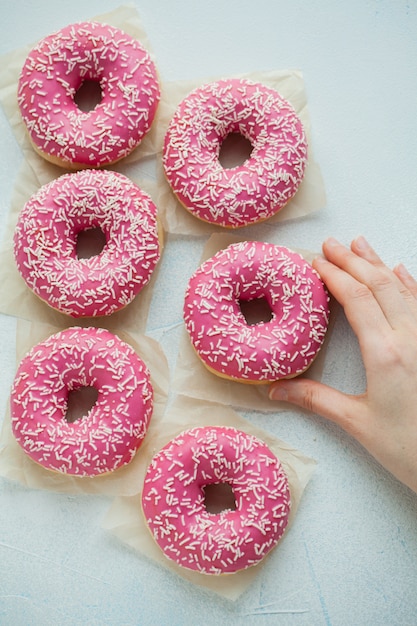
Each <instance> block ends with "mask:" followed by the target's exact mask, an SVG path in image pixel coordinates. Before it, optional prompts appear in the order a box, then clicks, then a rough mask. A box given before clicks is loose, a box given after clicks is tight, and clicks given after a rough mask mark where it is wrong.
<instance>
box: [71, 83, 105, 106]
mask: <svg viewBox="0 0 417 626" xmlns="http://www.w3.org/2000/svg"><path fill="white" fill-rule="evenodd" d="M102 100H103V92H102V89H101V85H100V83H99V81H97V80H89V79H87V80H84V81H83V82H82V83H81V85H80V86H79V88H78V89H77V91H76V92H75V95H74V102H75V104H76V105H77V107H78V108H79V109H80V111H83V113H89V112H90V111H94V109H95V108H96V106H97V105H99V104H100V103H101V101H102Z"/></svg>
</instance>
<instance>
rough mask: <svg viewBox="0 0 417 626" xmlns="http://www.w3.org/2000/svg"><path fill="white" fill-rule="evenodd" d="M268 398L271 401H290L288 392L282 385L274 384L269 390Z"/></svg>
mask: <svg viewBox="0 0 417 626" xmlns="http://www.w3.org/2000/svg"><path fill="white" fill-rule="evenodd" d="M268 396H269V399H270V400H278V401H281V402H285V401H286V400H288V391H287V389H286V388H285V387H284V386H282V385H281V384H280V383H273V384H272V385H271V386H270V388H269V392H268Z"/></svg>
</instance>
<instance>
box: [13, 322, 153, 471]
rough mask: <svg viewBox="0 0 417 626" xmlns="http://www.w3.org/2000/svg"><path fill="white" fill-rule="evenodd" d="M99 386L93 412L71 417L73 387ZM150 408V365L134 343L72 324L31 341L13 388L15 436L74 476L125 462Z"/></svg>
mask: <svg viewBox="0 0 417 626" xmlns="http://www.w3.org/2000/svg"><path fill="white" fill-rule="evenodd" d="M81 387H94V388H95V389H96V390H97V392H98V397H97V401H96V402H95V404H94V406H93V407H92V409H91V410H90V411H89V412H88V414H87V415H86V416H84V417H82V418H80V419H77V420H76V421H74V422H72V423H71V422H69V421H67V419H66V413H67V408H68V397H69V393H70V391H72V390H77V389H79V388H81ZM152 410H153V390H152V384H151V381H150V374H149V371H148V368H147V367H146V365H145V363H144V362H143V361H142V359H141V358H140V357H139V356H138V355H137V354H136V352H135V351H134V350H133V348H132V347H131V346H129V345H128V344H127V343H125V342H124V341H122V340H121V339H119V338H118V337H117V336H116V335H113V334H112V333H110V332H109V331H107V330H104V329H101V328H80V327H74V328H68V329H66V330H63V331H61V332H58V333H56V334H54V335H52V336H51V337H49V338H48V339H46V340H45V341H43V342H41V343H39V344H37V345H36V346H34V347H33V348H32V349H31V350H30V352H29V353H28V354H27V355H26V356H25V357H24V358H23V360H22V361H21V363H20V365H19V367H18V370H17V373H16V376H15V379H14V382H13V386H12V392H11V423H12V430H13V434H14V436H15V438H16V440H17V442H18V443H19V445H20V446H21V447H22V448H23V450H24V451H25V452H26V454H28V456H29V457H30V458H31V459H33V460H34V461H35V462H36V463H38V464H40V465H42V466H43V467H45V468H47V469H49V470H54V471H56V472H60V473H64V474H70V475H74V476H96V475H98V474H103V473H107V472H111V471H113V470H115V469H117V468H119V467H121V466H123V465H126V464H128V463H129V462H130V461H131V460H132V458H133V457H134V455H135V453H136V451H137V450H138V448H139V446H140V445H141V443H142V440H143V438H144V437H145V434H146V432H147V428H148V424H149V421H150V419H151V416H152Z"/></svg>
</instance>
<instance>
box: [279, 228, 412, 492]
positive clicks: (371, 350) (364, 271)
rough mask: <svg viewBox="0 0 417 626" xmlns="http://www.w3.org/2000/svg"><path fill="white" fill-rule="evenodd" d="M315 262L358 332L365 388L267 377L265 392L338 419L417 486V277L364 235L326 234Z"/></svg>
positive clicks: (400, 477)
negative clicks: (391, 262)
mask: <svg viewBox="0 0 417 626" xmlns="http://www.w3.org/2000/svg"><path fill="white" fill-rule="evenodd" d="M313 266H314V267H315V269H316V270H317V271H318V272H319V274H320V276H321V277H322V279H323V281H324V283H325V284H326V285H327V287H328V289H329V291H330V292H331V293H332V294H333V296H334V297H335V298H336V300H338V302H339V303H340V304H341V305H342V307H343V309H344V311H345V314H346V317H347V319H348V321H349V323H350V325H351V326H352V329H353V331H354V332H355V334H356V336H357V338H358V341H359V345H360V349H361V353H362V358H363V362H364V366H365V371H366V391H365V392H364V393H362V394H360V395H357V396H354V395H349V394H346V393H343V392H341V391H338V390H337V389H333V388H332V387H329V386H327V385H325V384H323V383H320V382H316V381H312V380H308V379H307V378H298V379H297V378H294V379H291V380H282V381H278V382H276V383H273V384H272V385H271V387H270V398H271V399H272V400H281V401H282V400H284V401H286V402H289V403H291V404H294V405H296V406H300V407H302V408H304V409H307V410H309V411H312V412H314V413H317V414H319V415H321V416H323V417H325V418H327V419H329V420H331V421H333V422H335V423H337V424H338V425H339V426H341V427H342V428H343V429H344V430H345V431H347V432H348V433H349V434H350V435H352V436H353V437H355V438H356V439H357V440H358V441H359V442H360V443H361V444H362V445H363V446H364V447H365V448H366V449H367V450H368V452H369V453H370V454H371V455H372V456H373V457H374V458H375V459H377V461H379V463H381V465H383V466H384V467H385V468H386V469H387V470H388V471H389V472H391V473H392V474H393V475H394V476H395V477H396V478H397V479H398V480H400V481H401V482H402V483H404V484H405V485H407V486H408V487H410V489H412V490H413V491H415V492H416V493H417V282H416V281H415V280H414V278H413V277H412V276H411V275H410V274H409V272H408V271H407V270H406V269H405V267H404V266H403V265H402V264H400V265H397V266H396V267H395V268H394V269H393V270H390V269H389V268H388V267H387V266H386V265H385V264H384V263H383V262H382V261H381V259H380V258H379V256H378V255H377V254H376V252H375V251H374V250H373V248H372V247H371V246H370V245H369V243H368V242H367V241H366V240H365V239H364V237H358V238H356V239H355V240H354V241H353V242H352V244H351V247H350V248H348V247H346V246H344V245H342V244H340V243H339V242H338V241H336V240H335V239H333V238H330V239H328V240H326V241H325V242H324V244H323V256H322V257H318V258H316V259H315V260H314V262H313Z"/></svg>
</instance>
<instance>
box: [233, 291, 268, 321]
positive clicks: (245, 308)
mask: <svg viewBox="0 0 417 626" xmlns="http://www.w3.org/2000/svg"><path fill="white" fill-rule="evenodd" d="M239 307H240V310H241V312H242V315H243V317H244V318H245V320H246V323H247V324H248V326H254V325H256V324H261V323H266V322H270V321H271V320H272V318H273V312H272V309H271V307H270V306H269V303H268V300H267V299H266V298H264V297H263V296H261V297H260V298H253V299H252V300H239Z"/></svg>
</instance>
